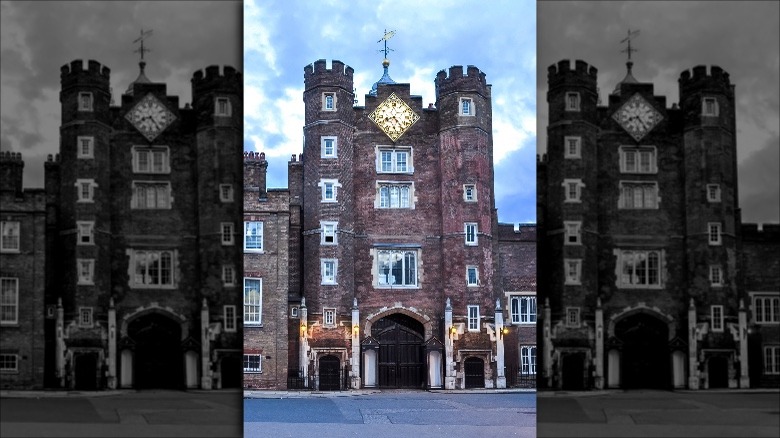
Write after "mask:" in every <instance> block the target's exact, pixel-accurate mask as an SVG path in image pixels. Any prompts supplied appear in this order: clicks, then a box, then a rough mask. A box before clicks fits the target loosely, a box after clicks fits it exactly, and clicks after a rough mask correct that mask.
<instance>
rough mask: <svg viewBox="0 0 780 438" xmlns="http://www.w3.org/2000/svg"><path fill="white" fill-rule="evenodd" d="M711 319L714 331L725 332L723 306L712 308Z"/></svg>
mask: <svg viewBox="0 0 780 438" xmlns="http://www.w3.org/2000/svg"><path fill="white" fill-rule="evenodd" d="M710 317H711V319H712V331H713V332H722V331H723V306H721V305H717V306H710Z"/></svg>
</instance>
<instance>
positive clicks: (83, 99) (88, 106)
mask: <svg viewBox="0 0 780 438" xmlns="http://www.w3.org/2000/svg"><path fill="white" fill-rule="evenodd" d="M79 111H92V93H89V92H86V91H82V92H80V93H79Z"/></svg>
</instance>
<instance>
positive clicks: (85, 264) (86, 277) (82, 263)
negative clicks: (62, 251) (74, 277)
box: [76, 259, 95, 285]
mask: <svg viewBox="0 0 780 438" xmlns="http://www.w3.org/2000/svg"><path fill="white" fill-rule="evenodd" d="M76 267H77V269H78V276H79V280H78V284H86V285H90V284H94V279H93V278H94V277H93V276H94V275H95V260H94V259H76Z"/></svg>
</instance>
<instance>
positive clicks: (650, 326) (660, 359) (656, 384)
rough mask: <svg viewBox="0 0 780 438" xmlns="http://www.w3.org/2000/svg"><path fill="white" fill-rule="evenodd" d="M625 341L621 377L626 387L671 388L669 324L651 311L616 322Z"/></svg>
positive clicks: (618, 333)
mask: <svg viewBox="0 0 780 438" xmlns="http://www.w3.org/2000/svg"><path fill="white" fill-rule="evenodd" d="M615 336H616V337H617V338H618V339H620V341H622V345H623V349H622V357H621V359H620V376H621V382H622V386H623V388H626V389H639V388H644V389H668V388H670V386H671V378H670V367H671V363H670V356H669V347H668V342H669V326H668V323H667V322H665V321H662V320H661V319H659V318H657V317H656V316H655V315H653V314H650V313H647V312H637V313H633V314H630V315H628V316H626V317H624V318H622V319H620V320H619V321H617V322H616V323H615Z"/></svg>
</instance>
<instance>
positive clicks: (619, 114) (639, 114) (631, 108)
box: [612, 93, 664, 141]
mask: <svg viewBox="0 0 780 438" xmlns="http://www.w3.org/2000/svg"><path fill="white" fill-rule="evenodd" d="M612 118H613V119H615V121H616V122H618V123H619V124H620V126H622V127H623V129H625V130H626V132H628V133H629V134H631V136H632V137H634V140H636V141H639V140H641V139H642V138H643V137H644V136H645V135H647V133H648V132H650V131H651V130H652V129H653V128H655V127H656V125H658V124H659V123H661V120H663V118H664V117H663V116H662V115H661V113H659V112H658V110H656V109H655V108H653V106H652V105H650V104H649V103H647V101H646V100H645V99H644V98H642V96H640V95H639V93H636V94H634V95H633V96H631V98H630V99H628V100H627V101H626V102H625V103H624V104H623V106H621V107H620V109H618V110H617V111H615V114H612Z"/></svg>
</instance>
